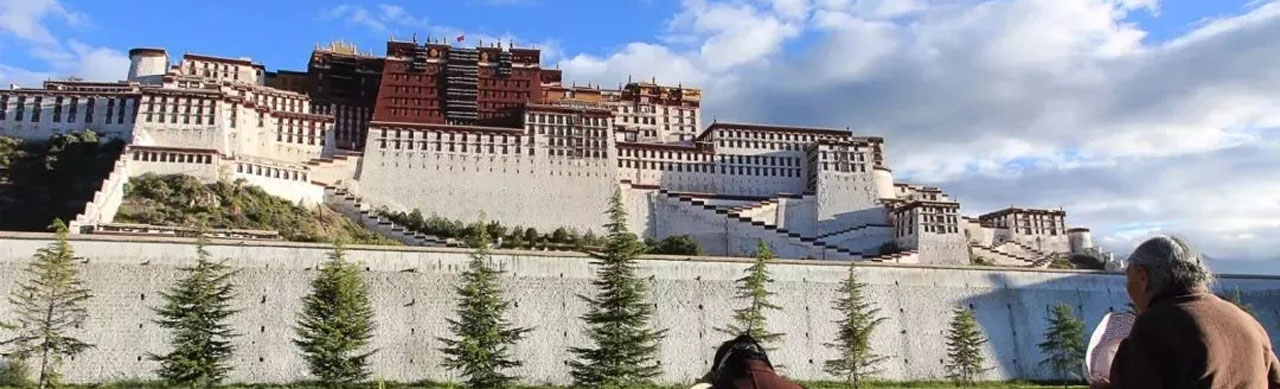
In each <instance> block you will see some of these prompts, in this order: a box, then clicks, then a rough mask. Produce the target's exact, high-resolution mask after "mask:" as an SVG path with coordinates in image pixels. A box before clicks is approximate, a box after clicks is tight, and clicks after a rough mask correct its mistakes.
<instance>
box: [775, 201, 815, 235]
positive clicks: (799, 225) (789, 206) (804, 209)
mask: <svg viewBox="0 0 1280 389" xmlns="http://www.w3.org/2000/svg"><path fill="white" fill-rule="evenodd" d="M781 200H782V202H781V203H780V204H779V208H778V209H779V211H778V213H779V215H778V218H779V219H781V221H780V222H779V223H778V225H780V226H782V227H783V228H786V229H787V230H788V231H795V232H797V233H799V234H801V235H804V236H817V235H818V205H817V204H818V202H817V196H816V195H804V196H803V197H801V198H798V199H797V198H790V197H784V198H782V199H781Z"/></svg>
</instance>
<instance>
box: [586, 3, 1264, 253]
mask: <svg viewBox="0 0 1280 389" xmlns="http://www.w3.org/2000/svg"><path fill="white" fill-rule="evenodd" d="M780 4H781V5H780ZM1138 12H1146V13H1157V12H1159V3H1158V2H1157V1H1154V0H1001V1H996V0H989V1H973V2H950V1H927V0H816V1H812V2H808V1H796V2H788V1H767V2H766V1H756V2H752V1H726V2H704V1H687V2H685V3H684V4H683V7H682V10H681V11H680V12H679V13H678V14H677V15H675V16H673V18H672V19H671V21H670V22H669V30H670V31H668V32H667V33H666V34H665V35H664V36H662V37H658V40H659V41H660V42H661V43H632V44H628V45H625V46H623V47H621V48H620V49H619V50H617V51H616V52H614V53H609V54H605V55H600V56H590V55H578V56H575V57H572V58H570V59H568V60H566V61H562V62H561V66H562V68H564V69H565V70H566V79H583V78H586V79H593V80H599V81H602V82H604V83H605V84H606V85H608V83H609V81H608V80H602V79H601V78H607V77H613V78H614V80H618V79H620V78H621V77H622V76H624V75H625V74H631V73H633V72H635V71H637V69H645V68H646V67H648V66H652V65H653V64H661V65H662V66H661V67H659V68H657V69H659V71H663V72H673V73H679V74H680V76H672V77H675V78H681V77H682V80H684V81H687V82H693V83H698V84H700V85H702V86H703V87H704V88H705V91H704V103H703V106H704V111H705V112H704V116H719V117H722V118H724V117H730V118H733V119H734V120H743V121H758V122H768V123H789V124H806V125H818V126H834V127H845V126H850V127H852V128H853V129H854V130H855V132H859V133H866V134H874V135H883V136H885V137H886V138H887V141H888V144H889V153H890V154H889V159H890V164H891V166H892V167H894V169H895V173H896V175H897V177H898V178H899V179H900V180H905V181H914V182H920V183H927V184H937V185H941V186H942V187H943V188H944V190H947V191H949V192H952V193H953V194H954V195H956V196H957V197H958V198H959V199H960V200H961V201H962V203H963V205H964V209H965V212H966V213H970V214H977V213H982V212H985V211H989V210H993V209H995V208H999V207H1003V206H1008V205H1010V204H1017V205H1026V206H1052V207H1056V206H1062V207H1065V209H1066V210H1067V212H1068V215H1069V216H1068V217H1069V219H1070V220H1069V222H1070V223H1071V224H1076V225H1084V226H1089V227H1092V228H1094V230H1095V234H1097V235H1099V236H1098V238H1097V240H1098V241H1099V242H1103V243H1104V244H1106V245H1107V246H1108V247H1109V248H1112V249H1114V250H1117V251H1120V252H1124V251H1126V250H1128V249H1131V248H1132V245H1133V244H1134V243H1135V242H1136V241H1137V240H1138V239H1141V238H1144V237H1146V236H1148V235H1149V234H1152V233H1158V232H1172V233H1183V234H1186V235H1189V236H1192V237H1193V239H1195V240H1196V241H1198V242H1201V245H1202V246H1204V248H1205V249H1206V251H1209V252H1210V253H1212V254H1213V255H1214V256H1215V257H1218V258H1226V259H1240V260H1246V259H1247V260H1280V250H1276V249H1277V248H1280V247H1277V246H1276V245H1275V243H1273V242H1272V241H1271V240H1269V239H1266V238H1267V237H1268V236H1274V233H1276V232H1280V231H1278V230H1280V225H1277V222H1276V221H1277V220H1280V203H1277V201H1280V200H1276V199H1275V198H1276V194H1277V193H1280V187H1277V186H1276V185H1277V184H1276V183H1277V182H1280V176H1276V175H1275V173H1273V172H1272V171H1274V170H1277V169H1275V168H1274V167H1276V166H1280V153H1277V152H1276V151H1277V149H1276V147H1275V143H1276V139H1277V135H1276V134H1277V132H1280V41H1278V40H1276V39H1274V37H1276V36H1280V3H1277V2H1275V1H1267V2H1261V3H1257V4H1253V5H1251V6H1250V7H1246V8H1243V9H1241V10H1240V14H1239V15H1236V16H1230V17H1221V18H1217V19H1213V20H1208V21H1205V22H1203V23H1199V24H1197V25H1195V26H1194V27H1192V28H1191V29H1190V31H1189V32H1188V33H1186V34H1184V35H1183V36H1180V37H1176V38H1174V39H1172V40H1169V41H1167V42H1156V43H1144V38H1145V36H1146V32H1145V31H1143V30H1142V28H1141V27H1140V26H1138V25H1135V24H1133V23H1131V22H1129V20H1130V17H1131V16H1133V15H1134V13H1138ZM673 36H674V37H676V38H677V39H673V38H672V37H673ZM801 38H803V39H801ZM800 42H803V43H804V44H802V45H801V44H799V43H800ZM792 46H795V47H797V49H795V50H793V51H790V52H789V51H788V48H789V47H792ZM713 47H714V48H715V49H713ZM717 50H719V51H717ZM713 58H714V60H713ZM673 68H674V69H679V70H673ZM613 82H617V81H613Z"/></svg>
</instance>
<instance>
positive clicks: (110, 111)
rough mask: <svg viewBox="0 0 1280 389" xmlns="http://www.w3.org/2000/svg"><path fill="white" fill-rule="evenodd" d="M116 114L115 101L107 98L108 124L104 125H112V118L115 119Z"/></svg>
mask: <svg viewBox="0 0 1280 389" xmlns="http://www.w3.org/2000/svg"><path fill="white" fill-rule="evenodd" d="M114 114H115V99H111V97H106V122H104V123H108V124H110V123H111V118H113V116H114Z"/></svg>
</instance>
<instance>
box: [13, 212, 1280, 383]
mask: <svg viewBox="0 0 1280 389" xmlns="http://www.w3.org/2000/svg"><path fill="white" fill-rule="evenodd" d="M51 239H52V236H51V235H49V234H39V233H0V293H3V294H4V295H6V296H7V295H8V294H9V293H10V291H12V290H13V289H14V288H15V287H16V283H17V282H18V281H19V280H20V279H21V278H22V277H23V275H22V274H23V273H22V272H21V271H19V270H20V268H21V267H23V266H24V265H25V264H26V262H27V261H29V260H30V258H31V255H32V254H33V253H34V252H35V251H36V249H38V248H39V247H42V246H44V245H46V244H48V243H49V242H50V241H51ZM72 246H73V247H74V248H75V250H76V252H77V256H78V257H81V258H83V262H84V265H83V266H84V274H85V276H86V278H87V283H88V286H89V287H91V288H92V289H93V292H94V295H95V296H94V298H93V299H92V300H89V303H88V305H89V313H90V315H91V318H90V319H89V321H88V322H87V323H86V324H85V325H84V326H83V328H82V329H81V333H79V334H77V335H78V336H80V337H81V338H82V339H83V340H85V341H87V342H89V343H93V344H95V345H97V347H96V348H94V349H92V350H89V351H87V352H85V353H84V354H82V355H80V356H78V357H76V358H75V359H74V360H69V361H67V364H66V365H65V367H64V368H63V371H64V372H65V374H66V379H67V380H69V381H70V382H81V383H84V382H101V381H111V380H122V379H135V378H136V379H150V378H154V375H153V373H152V370H153V369H155V368H156V367H157V364H156V363H155V362H152V361H149V360H148V359H147V358H146V355H147V354H148V353H160V352H164V351H166V348H167V346H166V332H165V331H163V330H162V329H160V328H159V327H158V326H157V325H156V324H155V323H154V322H153V319H155V315H154V314H153V311H152V308H153V307H156V306H157V305H159V304H160V303H161V299H160V292H161V291H163V290H164V289H165V288H166V287H167V286H168V285H170V284H171V283H172V282H173V281H174V280H175V279H176V277H177V276H178V275H179V273H178V271H177V267H178V266H182V265H188V264H190V263H192V262H193V261H194V254H195V248H194V246H193V244H192V241H191V240H188V239H180V238H159V237H155V238H152V237H145V238H144V237H118V236H92V235H73V238H72ZM209 250H210V251H211V252H212V253H213V255H214V256H216V257H218V258H227V259H229V260H230V263H231V264H232V265H234V266H235V267H237V268H239V269H240V273H239V274H238V275H237V276H236V277H235V282H236V283H237V284H238V289H237V293H238V296H237V299H236V301H235V307H236V308H238V309H240V310H241V312H240V313H239V314H237V315H235V316H234V317H233V319H232V321H233V326H234V328H235V329H236V330H237V331H239V332H240V333H241V334H242V336H240V337H238V338H236V339H235V345H236V347H237V350H236V354H235V357H234V360H233V362H232V363H233V365H234V366H235V369H234V371H233V372H232V373H231V379H232V381H235V382H255V383H268V382H291V381H298V380H304V379H307V378H308V377H307V371H306V367H305V364H304V362H303V360H302V358H301V357H300V356H299V353H298V351H297V349H296V348H295V347H294V346H293V344H292V343H291V339H293V336H294V332H293V328H294V320H295V318H296V315H297V312H299V308H300V304H299V300H300V298H301V297H302V296H303V295H304V294H305V293H307V291H308V283H309V281H310V280H311V279H312V277H315V276H316V273H317V272H316V267H317V266H318V265H319V264H320V262H321V261H322V260H323V259H324V258H325V255H326V254H327V252H328V250H329V249H328V247H326V246H324V245H318V244H303V243H286V242H248V241H233V240H219V241H215V242H214V244H212V245H211V246H210V247H209ZM350 258H351V259H353V260H356V261H360V262H362V263H363V266H365V267H366V268H367V270H368V272H367V273H366V277H367V278H366V279H367V280H368V282H369V285H370V287H371V294H372V298H373V301H374V303H375V304H376V312H377V313H376V318H377V321H378V328H377V331H376V336H375V337H374V338H373V340H372V342H373V347H375V348H377V349H378V352H377V353H376V354H374V356H373V357H372V359H371V362H372V364H373V372H374V375H375V378H379V379H385V380H389V381H417V380H422V379H431V380H454V379H456V377H455V376H454V375H452V374H451V373H449V372H447V371H446V370H444V369H442V368H440V367H439V363H440V362H441V359H442V358H441V357H442V354H441V352H440V351H438V349H439V348H440V347H441V346H442V344H441V342H440V341H439V340H438V338H439V337H442V336H448V335H449V333H448V330H447V326H446V321H445V319H446V318H447V317H449V316H450V315H451V314H452V311H453V309H454V306H453V304H454V295H453V291H452V286H453V285H454V284H455V283H456V282H457V281H458V274H459V273H460V272H461V271H462V269H463V268H464V267H465V266H464V265H465V263H466V261H467V260H468V257H467V252H466V251H465V250H460V249H448V248H418V247H371V246H356V247H352V248H351V250H350ZM494 260H495V262H496V264H497V265H498V266H500V267H501V268H502V269H504V270H506V271H507V273H506V276H505V277H504V278H503V283H504V286H505V287H506V290H507V291H508V296H509V297H510V298H511V299H513V300H514V301H515V305H514V308H513V310H512V312H511V315H512V318H513V320H514V321H515V322H516V323H517V324H519V325H522V326H528V327H532V328H533V331H532V332H531V333H530V334H529V336H528V337H527V338H526V339H525V340H523V341H521V342H520V343H519V344H518V345H517V346H516V348H515V355H516V357H518V358H519V359H521V360H524V361H525V365H524V366H523V367H521V368H519V369H517V370H516V373H518V374H519V375H521V376H523V377H524V378H523V379H524V381H526V382H528V383H567V382H568V381H569V379H570V378H569V374H568V373H569V369H568V366H566V364H565V361H567V360H570V359H571V358H572V355H571V354H570V353H569V352H568V351H567V349H568V348H569V347H570V346H581V345H585V342H586V338H585V337H584V336H583V334H582V330H583V325H582V322H581V320H579V319H578V318H579V316H581V315H582V314H583V312H585V310H586V308H587V307H586V305H585V303H584V302H583V301H582V299H580V298H579V297H578V296H579V295H585V294H591V293H592V287H591V285H590V279H591V277H592V276H593V267H592V266H591V265H590V258H589V257H586V256H584V255H582V254H577V253H546V252H516V251H499V252H498V253H497V254H496V255H495V256H494ZM746 266H747V262H745V261H743V260H742V259H733V258H710V257H704V258H681V257H647V258H646V259H644V260H642V261H641V263H640V273H641V275H643V276H644V277H645V279H647V280H648V281H647V282H648V284H649V285H650V286H651V287H652V290H653V293H652V298H653V301H654V303H655V304H656V305H657V315H656V322H657V325H658V326H659V327H661V328H665V329H667V330H668V332H667V337H666V339H665V340H663V342H662V345H661V354H660V358H661V364H662V367H663V372H664V373H663V375H662V376H661V377H660V381H662V382H666V383H686V382H690V381H691V380H693V379H694V378H695V377H698V376H700V375H701V374H703V373H704V372H705V370H706V369H708V368H709V367H710V365H711V360H710V359H711V356H712V353H713V348H714V346H716V345H717V344H718V343H720V342H722V341H724V340H726V339H727V338H729V336H728V335H725V334H722V333H719V332H717V331H716V330H715V328H717V327H721V326H723V325H724V324H726V323H728V320H729V318H730V315H731V313H732V312H731V311H732V309H733V308H735V307H737V306H738V305H739V303H738V302H737V301H734V300H733V298H732V296H733V294H734V288H733V280H734V279H736V278H738V277H740V276H741V275H742V271H743V269H744V268H745V267H746ZM858 269H859V270H858V271H859V274H860V276H861V278H862V279H863V280H865V281H866V282H868V283H870V287H869V288H868V289H869V290H868V292H869V294H870V296H871V299H872V300H873V301H874V303H875V304H876V306H877V307H879V308H880V310H881V311H880V314H881V315H883V316H884V317H886V318H887V319H888V320H886V321H885V322H884V323H883V324H882V325H881V327H880V328H879V329H878V330H877V331H876V332H875V334H874V336H873V344H874V347H875V351H876V352H878V353H881V354H884V355H888V356H890V358H889V359H888V360H887V361H885V362H884V363H883V365H881V367H882V368H883V369H884V373H883V378H887V379H895V380H922V379H939V378H942V377H943V376H944V373H943V368H942V362H943V359H944V354H945V346H944V333H945V330H946V327H947V321H948V320H949V317H950V312H951V310H952V308H953V307H956V306H972V307H973V308H974V309H975V310H976V311H977V317H978V321H979V323H980V325H981V328H982V330H983V332H984V333H985V334H986V335H987V336H988V337H989V338H990V342H989V343H988V344H987V345H986V347H985V351H984V353H985V355H986V357H987V358H988V365H989V367H991V368H992V370H990V371H988V372H987V373H986V376H985V377H984V378H986V379H1013V378H1021V379H1040V378H1047V374H1048V373H1047V372H1046V371H1045V370H1044V369H1042V368H1040V367H1039V366H1038V362H1039V361H1040V360H1041V358H1042V355H1041V353H1040V352H1039V350H1038V349H1037V347H1036V344H1038V343H1040V342H1041V341H1042V334H1043V333H1044V331H1045V327H1046V321H1045V318H1044V317H1045V315H1046V312H1047V310H1048V309H1049V307H1051V306H1052V305H1054V304H1057V303H1058V302H1066V303H1068V304H1070V305H1071V306H1073V307H1076V308H1077V309H1078V310H1079V311H1082V312H1083V316H1084V318H1085V320H1086V322H1087V325H1088V326H1089V328H1092V327H1093V326H1094V325H1095V324H1096V323H1097V321H1098V320H1099V319H1100V318H1101V317H1102V315H1103V314H1105V313H1107V312H1109V311H1112V310H1116V311H1119V310H1123V309H1125V303H1126V302H1127V301H1128V299H1127V297H1126V294H1125V291H1124V284H1123V276H1121V275H1119V274H1109V273H1100V272H1080V271H1045V270H1040V271H1030V270H1014V269H990V268H987V269H984V268H951V267H936V266H935V267H925V266H908V265H865V266H859V268H858ZM847 270H848V268H847V265H845V264H840V263H832V262H812V261H810V262H805V261H779V262H778V263H777V264H776V265H774V266H772V267H771V271H772V273H773V278H774V279H775V280H776V282H775V283H774V284H772V286H771V288H772V290H773V291H775V292H777V296H776V297H775V302H776V303H777V304H778V305H781V306H782V307H783V310H782V311H781V312H771V313H770V314H769V330H771V331H775V332H783V333H785V334H786V337H785V338H784V340H783V341H782V343H781V344H779V345H777V347H778V349H777V350H776V351H774V352H773V353H772V355H771V357H772V359H773V360H774V361H775V363H780V364H782V365H785V366H786V367H785V373H786V374H788V375H789V376H791V377H793V378H796V379H803V380H813V379H828V378H830V377H828V376H827V375H826V374H825V373H823V372H822V369H821V367H822V362H823V361H824V360H826V359H829V358H832V357H833V355H834V353H833V352H832V350H831V349H829V348H827V347H825V346H824V343H827V342H830V341H832V340H833V336H834V334H835V324H834V321H835V320H836V319H837V314H836V312H834V311H833V310H832V308H831V306H832V302H831V301H832V300H833V299H834V298H835V297H836V288H837V286H838V282H839V281H840V280H842V279H843V278H844V277H845V275H846V271H847ZM1219 286H1220V288H1222V289H1224V290H1229V291H1232V292H1234V291H1236V290H1239V291H1240V292H1241V294H1242V295H1243V297H1244V300H1245V301H1246V302H1247V303H1249V304H1251V305H1252V306H1253V309H1254V311H1255V312H1256V314H1257V315H1258V316H1259V318H1260V319H1261V320H1262V322H1263V323H1264V325H1265V326H1266V328H1267V330H1268V331H1269V332H1270V333H1272V334H1277V333H1280V332H1277V330H1280V326H1277V323H1280V304H1278V303H1277V300H1276V297H1277V293H1280V279H1278V278H1274V277H1247V276H1222V277H1221V281H1220V284H1219ZM2 300H3V299H0V318H10V317H12V310H13V307H12V305H11V304H9V303H8V302H7V301H2ZM6 336H7V334H6Z"/></svg>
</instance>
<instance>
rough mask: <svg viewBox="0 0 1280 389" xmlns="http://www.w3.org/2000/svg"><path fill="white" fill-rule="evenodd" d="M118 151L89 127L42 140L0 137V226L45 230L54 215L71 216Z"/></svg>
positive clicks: (108, 170)
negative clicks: (87, 129) (28, 140)
mask: <svg viewBox="0 0 1280 389" xmlns="http://www.w3.org/2000/svg"><path fill="white" fill-rule="evenodd" d="M123 150H124V144H123V143H121V142H119V141H112V142H106V143H99V139H98V136H97V135H96V134H94V133H93V132H91V131H89V132H84V133H73V134H67V135H55V136H53V137H50V138H49V139H48V140H47V141H44V142H23V141H20V140H18V139H15V138H9V137H2V136H0V230H9V231H45V230H47V228H48V226H49V224H50V223H52V222H53V219H54V218H59V219H62V220H71V219H73V218H75V216H76V214H78V213H80V212H81V211H83V210H84V205H85V203H86V202H88V201H89V200H90V199H92V198H93V192H94V191H97V190H98V188H99V186H100V185H102V180H103V179H105V178H106V177H107V175H108V174H111V166H112V164H113V163H114V162H115V160H116V158H118V157H119V156H120V153H121V152H122V151H123Z"/></svg>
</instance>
